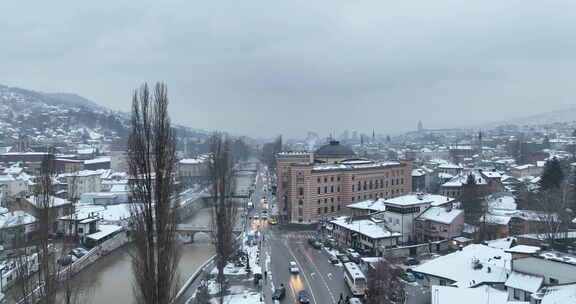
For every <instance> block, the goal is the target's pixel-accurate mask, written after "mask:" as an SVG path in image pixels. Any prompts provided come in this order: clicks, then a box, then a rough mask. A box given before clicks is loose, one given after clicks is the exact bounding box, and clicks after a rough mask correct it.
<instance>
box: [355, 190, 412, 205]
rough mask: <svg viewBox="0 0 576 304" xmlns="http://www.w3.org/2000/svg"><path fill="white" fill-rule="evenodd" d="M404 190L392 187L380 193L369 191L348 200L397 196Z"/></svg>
mask: <svg viewBox="0 0 576 304" xmlns="http://www.w3.org/2000/svg"><path fill="white" fill-rule="evenodd" d="M404 192H405V191H404V189H392V190H391V191H386V192H380V193H374V194H372V193H369V194H364V196H361V195H358V196H356V197H354V196H353V197H352V198H351V199H350V201H352V202H355V201H360V200H362V199H363V200H367V199H372V198H374V199H376V198H388V197H391V196H398V195H400V194H403V193H404Z"/></svg>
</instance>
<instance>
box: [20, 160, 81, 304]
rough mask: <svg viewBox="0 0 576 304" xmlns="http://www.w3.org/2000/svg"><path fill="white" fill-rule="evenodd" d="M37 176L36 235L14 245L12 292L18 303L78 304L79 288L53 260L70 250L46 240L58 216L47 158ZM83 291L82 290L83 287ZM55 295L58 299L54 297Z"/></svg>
mask: <svg viewBox="0 0 576 304" xmlns="http://www.w3.org/2000/svg"><path fill="white" fill-rule="evenodd" d="M40 171H41V172H40V175H39V176H38V177H37V179H36V185H35V188H34V191H33V193H34V204H35V206H36V210H37V212H36V217H37V220H38V224H37V235H36V238H34V239H28V238H26V237H24V234H23V235H22V237H21V238H20V240H19V241H18V242H17V247H18V249H17V250H16V252H17V255H16V257H15V258H14V260H13V263H14V267H15V273H16V279H15V280H16V282H15V286H16V290H17V294H18V296H19V298H20V303H24V304H28V303H34V304H36V303H65V304H74V303H80V302H81V301H80V298H79V295H80V294H81V289H82V288H81V287H80V285H79V284H78V282H77V281H76V280H73V279H72V276H73V275H74V274H75V273H76V272H75V271H73V267H74V265H71V266H68V268H69V270H71V271H63V270H64V268H63V266H61V265H59V263H58V262H57V257H58V256H62V255H66V254H67V253H68V250H69V249H70V247H68V246H67V245H66V244H65V243H63V244H60V246H54V244H53V243H52V240H51V238H50V233H51V232H53V230H54V226H53V224H54V223H55V222H56V219H57V217H58V216H59V214H58V210H57V208H55V206H54V196H53V189H54V187H53V185H52V181H53V179H54V177H55V171H54V159H53V156H52V155H50V154H49V155H48V156H47V157H45V158H44V160H43V162H42V167H41V170H40ZM84 288H85V287H84ZM58 294H59V295H58Z"/></svg>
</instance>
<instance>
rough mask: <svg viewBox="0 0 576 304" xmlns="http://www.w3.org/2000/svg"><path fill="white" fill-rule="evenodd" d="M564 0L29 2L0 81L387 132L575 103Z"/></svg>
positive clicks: (104, 98) (16, 24)
mask: <svg viewBox="0 0 576 304" xmlns="http://www.w3.org/2000/svg"><path fill="white" fill-rule="evenodd" d="M574 11H576V2H574V1H546V2H540V1H479V2H472V1H447V0H446V1H441V0H440V1H412V2H409V3H404V2H401V3H396V2H390V3H388V2H386V1H361V2H354V3H351V2H349V1H285V2H271V1H228V2H224V1H210V2H209V1H202V2H191V1H162V2H158V1H125V0H123V1H102V2H86V3H85V2H76V1H58V2H46V1H34V2H8V3H5V4H4V5H3V14H2V15H3V17H2V18H1V19H0V37H2V38H1V39H2V47H1V48H0V62H1V71H2V72H1V73H0V84H5V85H9V86H18V87H22V88H27V89H33V90H41V91H47V92H71V93H76V94H79V95H81V96H84V97H86V98H89V99H91V100H93V101H95V102H96V103H98V104H101V105H103V106H107V107H110V108H112V109H116V110H123V111H128V110H129V105H130V100H131V97H130V96H131V94H132V91H133V90H134V89H135V88H137V87H138V86H139V85H140V84H141V83H142V82H144V81H156V80H158V81H165V82H166V83H167V84H168V90H169V97H170V101H171V115H172V118H173V120H174V121H175V122H178V123H182V124H186V125H188V126H191V127H195V128H202V129H221V130H226V131H230V132H233V133H236V134H246V135H251V136H274V135H276V134H284V135H286V136H289V137H291V136H305V135H306V131H309V130H312V131H316V132H318V133H319V134H320V135H321V136H326V135H328V134H329V133H330V132H335V133H336V134H340V133H341V132H342V131H343V130H344V129H350V130H359V131H361V132H371V130H372V129H375V130H376V132H377V133H382V134H387V133H395V132H399V131H406V130H413V129H415V128H416V124H417V122H418V121H419V120H421V121H422V122H423V123H424V126H425V127H434V128H441V127H453V126H464V125H471V124H477V123H482V122H492V121H499V120H504V119H507V118H513V117H519V116H525V115H530V114H534V113H538V112H544V111H547V110H549V109H550V110H555V109H561V108H563V107H566V106H568V105H572V104H574V100H573V98H574V95H575V94H576V93H575V92H574V90H573V89H572V82H573V79H574V78H575V77H574V76H576V75H575V74H576V72H575V71H576V55H575V54H576V41H574V39H573V33H574V32H575V30H576V19H574Z"/></svg>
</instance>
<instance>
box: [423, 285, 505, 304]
mask: <svg viewBox="0 0 576 304" xmlns="http://www.w3.org/2000/svg"><path fill="white" fill-rule="evenodd" d="M431 290H432V292H431V296H432V298H433V299H437V300H435V301H432V303H434V304H461V303H466V304H507V300H508V292H506V291H503V290H499V289H496V288H492V287H490V286H480V287H476V288H458V287H451V286H438V285H433V286H432V287H431Z"/></svg>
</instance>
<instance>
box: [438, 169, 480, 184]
mask: <svg viewBox="0 0 576 304" xmlns="http://www.w3.org/2000/svg"><path fill="white" fill-rule="evenodd" d="M469 174H472V175H473V176H474V179H475V180H476V184H477V185H486V184H487V182H486V179H485V178H484V177H483V176H482V175H480V174H478V173H477V172H471V173H466V174H459V175H456V176H454V177H453V178H452V179H450V180H449V181H447V182H445V183H444V184H442V187H462V185H464V184H466V182H467V181H468V175H469Z"/></svg>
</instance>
